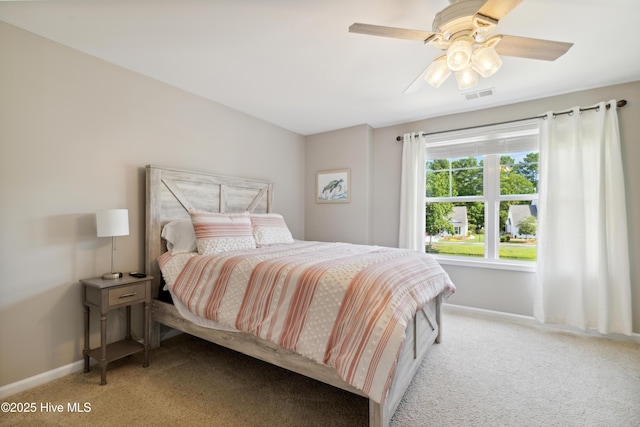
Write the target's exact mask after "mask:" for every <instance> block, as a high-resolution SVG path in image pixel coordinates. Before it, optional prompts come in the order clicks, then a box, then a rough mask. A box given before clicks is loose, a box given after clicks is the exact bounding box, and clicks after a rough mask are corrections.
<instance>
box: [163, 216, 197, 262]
mask: <svg viewBox="0 0 640 427" xmlns="http://www.w3.org/2000/svg"><path fill="white" fill-rule="evenodd" d="M162 238H163V239H165V240H166V241H167V249H168V250H169V251H171V254H172V255H175V254H181V253H185V252H196V251H197V250H198V247H197V246H196V233H195V232H194V231H193V224H192V222H191V220H190V219H178V220H175V221H171V222H168V223H167V224H165V226H164V227H162Z"/></svg>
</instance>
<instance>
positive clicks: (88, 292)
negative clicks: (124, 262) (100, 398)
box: [80, 275, 153, 385]
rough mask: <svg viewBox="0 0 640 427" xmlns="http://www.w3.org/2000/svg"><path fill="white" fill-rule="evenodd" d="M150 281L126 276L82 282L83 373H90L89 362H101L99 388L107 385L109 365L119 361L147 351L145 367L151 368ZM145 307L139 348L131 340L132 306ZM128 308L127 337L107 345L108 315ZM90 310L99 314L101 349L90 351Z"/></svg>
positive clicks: (145, 353)
mask: <svg viewBox="0 0 640 427" xmlns="http://www.w3.org/2000/svg"><path fill="white" fill-rule="evenodd" d="M151 279H153V277H151V276H146V277H144V278H138V277H133V276H128V275H125V276H123V277H122V278H120V279H113V280H104V279H102V278H100V277H94V278H92V279H83V280H81V281H80V282H81V283H82V285H83V291H82V295H83V298H82V301H83V304H84V350H83V352H82V355H83V356H84V372H89V358H90V357H93V358H94V359H96V360H98V366H100V369H101V380H100V385H104V384H106V383H107V365H108V364H109V362H112V361H114V360H117V359H121V358H123V357H126V356H130V355H132V354H135V353H138V352H140V351H144V364H143V365H142V366H143V367H145V368H146V367H147V366H149V314H150V313H149V306H150V304H151ZM133 304H144V340H143V343H142V344H140V343H139V342H138V341H136V340H134V339H132V338H131V306H132V305H133ZM121 307H125V309H126V313H127V314H126V321H127V331H126V337H125V339H124V340H122V341H118V342H115V343H112V344H109V345H107V313H108V312H109V311H110V310H113V309H116V308H121ZM91 308H96V309H98V310H100V347H97V348H94V349H93V350H92V349H91V348H90V343H89V340H90V338H89V330H90V329H89V318H90V316H89V314H90V310H91Z"/></svg>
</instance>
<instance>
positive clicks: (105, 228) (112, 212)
mask: <svg viewBox="0 0 640 427" xmlns="http://www.w3.org/2000/svg"><path fill="white" fill-rule="evenodd" d="M96 228H97V230H98V237H112V236H128V235H129V210H128V209H109V210H105V211H98V212H96Z"/></svg>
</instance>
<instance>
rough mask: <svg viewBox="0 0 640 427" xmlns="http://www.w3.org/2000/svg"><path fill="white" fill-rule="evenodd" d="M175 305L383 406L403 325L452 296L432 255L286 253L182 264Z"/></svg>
mask: <svg viewBox="0 0 640 427" xmlns="http://www.w3.org/2000/svg"><path fill="white" fill-rule="evenodd" d="M170 258H171V257H170V256H169V255H167V254H165V255H163V256H162V257H161V258H160V259H159V264H160V267H161V269H162V270H163V275H165V280H166V282H167V286H168V287H169V289H170V291H171V293H172V295H173V296H174V298H177V299H178V300H179V301H180V302H181V303H182V304H183V305H184V306H185V307H187V309H188V310H189V311H190V312H191V313H193V314H195V315H196V316H198V317H202V318H206V319H210V320H212V321H215V322H218V323H219V324H222V325H224V326H228V327H233V328H236V329H238V330H241V331H244V332H247V333H250V334H253V335H256V336H258V337H260V338H263V339H267V340H270V341H272V342H274V343H276V344H278V345H279V346H281V347H283V348H287V349H289V350H292V351H295V352H296V353H298V354H301V355H303V356H306V357H308V358H310V359H312V360H314V361H316V362H319V363H322V364H325V365H328V366H331V367H333V368H335V370H336V371H337V372H338V374H339V375H340V376H341V378H342V379H343V380H345V382H347V383H349V384H351V385H353V386H355V387H356V388H358V389H360V390H362V391H363V392H364V393H365V394H367V395H368V396H369V397H370V398H372V399H373V400H375V401H376V402H383V401H384V398H385V396H386V394H387V391H388V389H389V386H390V384H391V379H392V378H393V374H394V371H395V365H396V359H397V356H398V353H399V350H400V348H401V345H402V343H403V341H404V338H405V337H404V332H405V329H406V327H407V323H408V322H409V321H410V319H411V318H412V317H413V315H414V314H415V313H416V312H417V311H418V309H419V308H421V307H422V306H423V305H424V304H425V303H426V302H428V301H429V300H431V299H433V298H434V297H436V296H437V295H438V294H440V293H441V292H444V296H445V297H447V296H448V295H449V294H451V293H452V292H454V291H455V287H454V285H453V284H452V283H451V280H450V279H449V277H448V275H447V274H446V273H445V272H444V270H442V268H441V267H440V266H439V265H438V263H437V262H436V261H435V260H434V259H433V258H432V257H431V256H429V255H426V254H422V253H418V252H415V251H411V250H404V249H394V248H385V247H377V246H362V245H352V244H346V243H323V242H306V241H296V242H295V243H293V244H290V245H280V246H271V247H264V248H257V249H251V250H245V251H233V252H227V253H222V254H217V255H212V256H200V255H195V256H191V257H187V258H185V260H186V264H185V265H184V268H183V269H182V270H181V271H180V273H179V274H178V275H177V277H175V281H173V280H167V278H166V274H165V273H164V271H165V266H166V265H167V264H168V263H169V259H170Z"/></svg>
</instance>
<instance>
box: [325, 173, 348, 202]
mask: <svg viewBox="0 0 640 427" xmlns="http://www.w3.org/2000/svg"><path fill="white" fill-rule="evenodd" d="M350 173H351V171H350V170H349V169H336V170H328V171H318V172H316V203H349V202H350V201H351V188H350V187H351V181H350V179H351V177H350Z"/></svg>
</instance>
